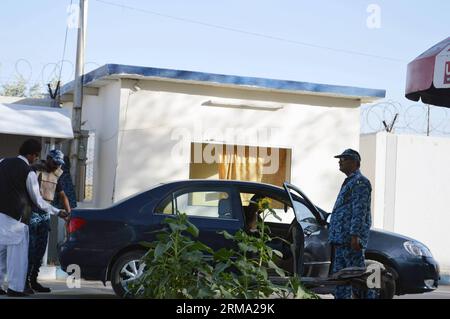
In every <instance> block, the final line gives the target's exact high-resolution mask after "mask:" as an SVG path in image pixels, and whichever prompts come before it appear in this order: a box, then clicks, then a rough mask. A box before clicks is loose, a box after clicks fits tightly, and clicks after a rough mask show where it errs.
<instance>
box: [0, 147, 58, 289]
mask: <svg viewBox="0 0 450 319" xmlns="http://www.w3.org/2000/svg"><path fill="white" fill-rule="evenodd" d="M40 152H41V143H39V142H38V141H37V140H34V139H29V140H26V141H25V142H24V143H23V144H22V146H21V147H20V150H19V154H20V155H19V156H18V157H15V158H5V159H2V160H0V294H5V292H4V291H3V290H1V286H2V285H3V281H4V275H5V271H7V273H8V291H7V293H6V294H7V295H8V296H11V297H24V296H27V294H25V293H24V292H23V291H24V288H25V279H26V275H27V267H28V226H27V224H28V222H29V219H30V214H31V205H32V204H35V205H36V206H37V207H39V208H40V209H42V210H44V211H46V212H48V213H50V214H55V215H58V216H59V217H62V218H64V217H66V216H67V213H66V212H65V211H64V210H59V209H57V208H55V207H53V206H51V205H50V204H48V203H47V202H45V201H44V199H43V198H42V196H41V194H40V192H39V184H38V181H37V176H36V173H35V172H33V171H32V170H31V167H30V164H32V163H33V162H34V161H35V160H36V159H37V158H38V157H39V155H40Z"/></svg>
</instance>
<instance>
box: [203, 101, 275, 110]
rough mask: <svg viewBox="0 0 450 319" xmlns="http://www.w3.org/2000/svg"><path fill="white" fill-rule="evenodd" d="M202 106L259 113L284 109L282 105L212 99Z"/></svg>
mask: <svg viewBox="0 0 450 319" xmlns="http://www.w3.org/2000/svg"><path fill="white" fill-rule="evenodd" d="M202 105H205V106H215V107H228V108H237V109H250V110H261V111H278V110H280V109H282V108H283V107H284V105H281V104H278V103H270V102H259V101H249V100H236V99H213V100H208V101H206V102H203V103H202Z"/></svg>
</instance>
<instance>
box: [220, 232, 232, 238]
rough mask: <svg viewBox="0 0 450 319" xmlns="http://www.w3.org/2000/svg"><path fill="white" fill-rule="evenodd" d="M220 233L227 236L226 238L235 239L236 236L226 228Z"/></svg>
mask: <svg viewBox="0 0 450 319" xmlns="http://www.w3.org/2000/svg"><path fill="white" fill-rule="evenodd" d="M218 233H219V234H221V235H223V237H225V239H234V236H233V235H231V234H230V233H229V232H227V231H226V230H223V231H220V232H218Z"/></svg>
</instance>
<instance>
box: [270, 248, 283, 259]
mask: <svg viewBox="0 0 450 319" xmlns="http://www.w3.org/2000/svg"><path fill="white" fill-rule="evenodd" d="M272 252H273V253H274V254H275V255H277V256H278V257H280V258H283V253H282V252H281V251H279V250H276V249H273V250H272Z"/></svg>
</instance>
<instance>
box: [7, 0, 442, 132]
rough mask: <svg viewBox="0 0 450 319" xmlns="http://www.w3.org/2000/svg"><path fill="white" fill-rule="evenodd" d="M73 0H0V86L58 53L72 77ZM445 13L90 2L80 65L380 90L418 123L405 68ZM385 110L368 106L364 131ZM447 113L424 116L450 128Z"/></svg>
mask: <svg viewBox="0 0 450 319" xmlns="http://www.w3.org/2000/svg"><path fill="white" fill-rule="evenodd" d="M71 2H72V5H75V6H76V5H77V3H78V0H40V1H35V0H1V2H0V50H1V51H0V52H1V53H0V85H1V84H5V83H8V82H10V81H13V80H14V79H15V78H16V77H17V76H18V75H21V76H23V77H25V78H26V80H27V81H28V83H29V84H34V83H40V84H41V85H45V84H46V83H47V82H48V81H49V80H51V79H52V78H54V77H55V76H58V75H59V69H60V65H61V61H62V60H64V61H65V62H64V63H63V64H62V65H63V68H62V77H61V78H62V81H63V82H65V83H67V82H69V81H70V80H71V79H72V78H73V72H74V64H75V51H76V28H75V27H74V25H73V24H74V23H73V19H71V18H72V17H73V16H74V15H73V14H72V15H71V13H73V11H71V10H70V7H69V6H70V4H71ZM449 12H450V1H443V0H429V1H411V0H409V1H407V0H395V1H394V0H390V1H387V0H386V1H385V0H382V1H377V0H371V1H364V0H340V1H336V0H316V1H304V0H276V1H275V0H257V1H256V0H245V1H244V0H240V1H238V0H227V1H218V0H216V1H211V0H210V1H206V0H190V1H186V0H184V1H182V0H165V1H153V0H128V1H124V0H89V5H88V23H87V27H88V30H87V43H86V57H85V60H86V62H87V64H86V70H87V71H89V70H92V69H95V68H97V67H99V66H101V65H103V64H106V63H118V64H129V65H139V66H149V67H159V68H171V69H181V70H192V71H201V72H210V73H220V74H233V75H240V76H255V77H264V78H272V79H284V80H296V81H305V82H316V83H326V84H337V85H348V86H357V87H367V88H377V89H385V90H386V101H387V102H386V103H389V106H388V107H387V109H388V113H389V112H390V113H395V112H396V110H398V109H400V110H401V111H402V115H403V116H401V119H400V120H402V119H403V120H405V119H407V120H408V121H409V122H408V123H407V124H408V125H409V124H410V123H412V122H413V120H414V118H415V117H417V118H418V119H416V120H415V121H416V122H415V124H414V125H415V126H414V127H416V126H417V128H418V130H421V129H422V128H423V127H424V123H425V122H424V123H422V122H423V116H422V115H423V114H422V113H421V112H422V111H423V110H422V109H421V108H418V107H416V108H414V106H417V104H415V103H414V102H412V101H409V100H407V99H405V98H404V88H405V79H406V66H407V64H408V62H410V61H411V60H413V59H414V58H415V57H417V56H418V55H419V54H420V53H422V52H423V51H425V50H426V49H428V48H429V47H431V46H432V45H434V44H436V43H437V42H439V41H441V40H443V39H445V38H447V37H448V36H450V17H449V16H448V15H449ZM67 27H68V28H67ZM66 28H67V41H66V51H65V54H64V58H63V50H64V39H65V33H66ZM368 109H369V107H368V106H366V107H365V110H368ZM411 109H413V111H411ZM414 110H416V111H414ZM417 110H418V111H417ZM385 113H386V112H384V114H381V113H377V112H375V111H374V112H372V113H368V116H369V115H371V116H372V118H371V120H368V121H367V122H370V123H369V124H370V125H367V123H366V125H364V124H362V129H361V130H362V132H364V130H367V131H370V130H371V129H372V126H374V125H372V124H373V122H374V118H379V117H380V116H381V117H383V116H385V117H389V116H390V115H386V114H385ZM447 113H449V112H446V111H444V110H442V109H438V108H432V112H431V117H432V123H434V125H435V126H436V127H439V129H440V130H441V131H443V132H444V133H447V131H448V133H449V134H447V135H448V136H450V114H449V115H448V117H447ZM391 117H392V116H391ZM379 122H380V121H379V120H378V121H377V124H376V125H378V124H380V123H379ZM437 123H439V125H438V124H437ZM447 124H448V125H447ZM376 125H375V126H376ZM409 126H410V127H411V128H412V126H413V125H412V124H411V125H409ZM437 131H438V130H437Z"/></svg>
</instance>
